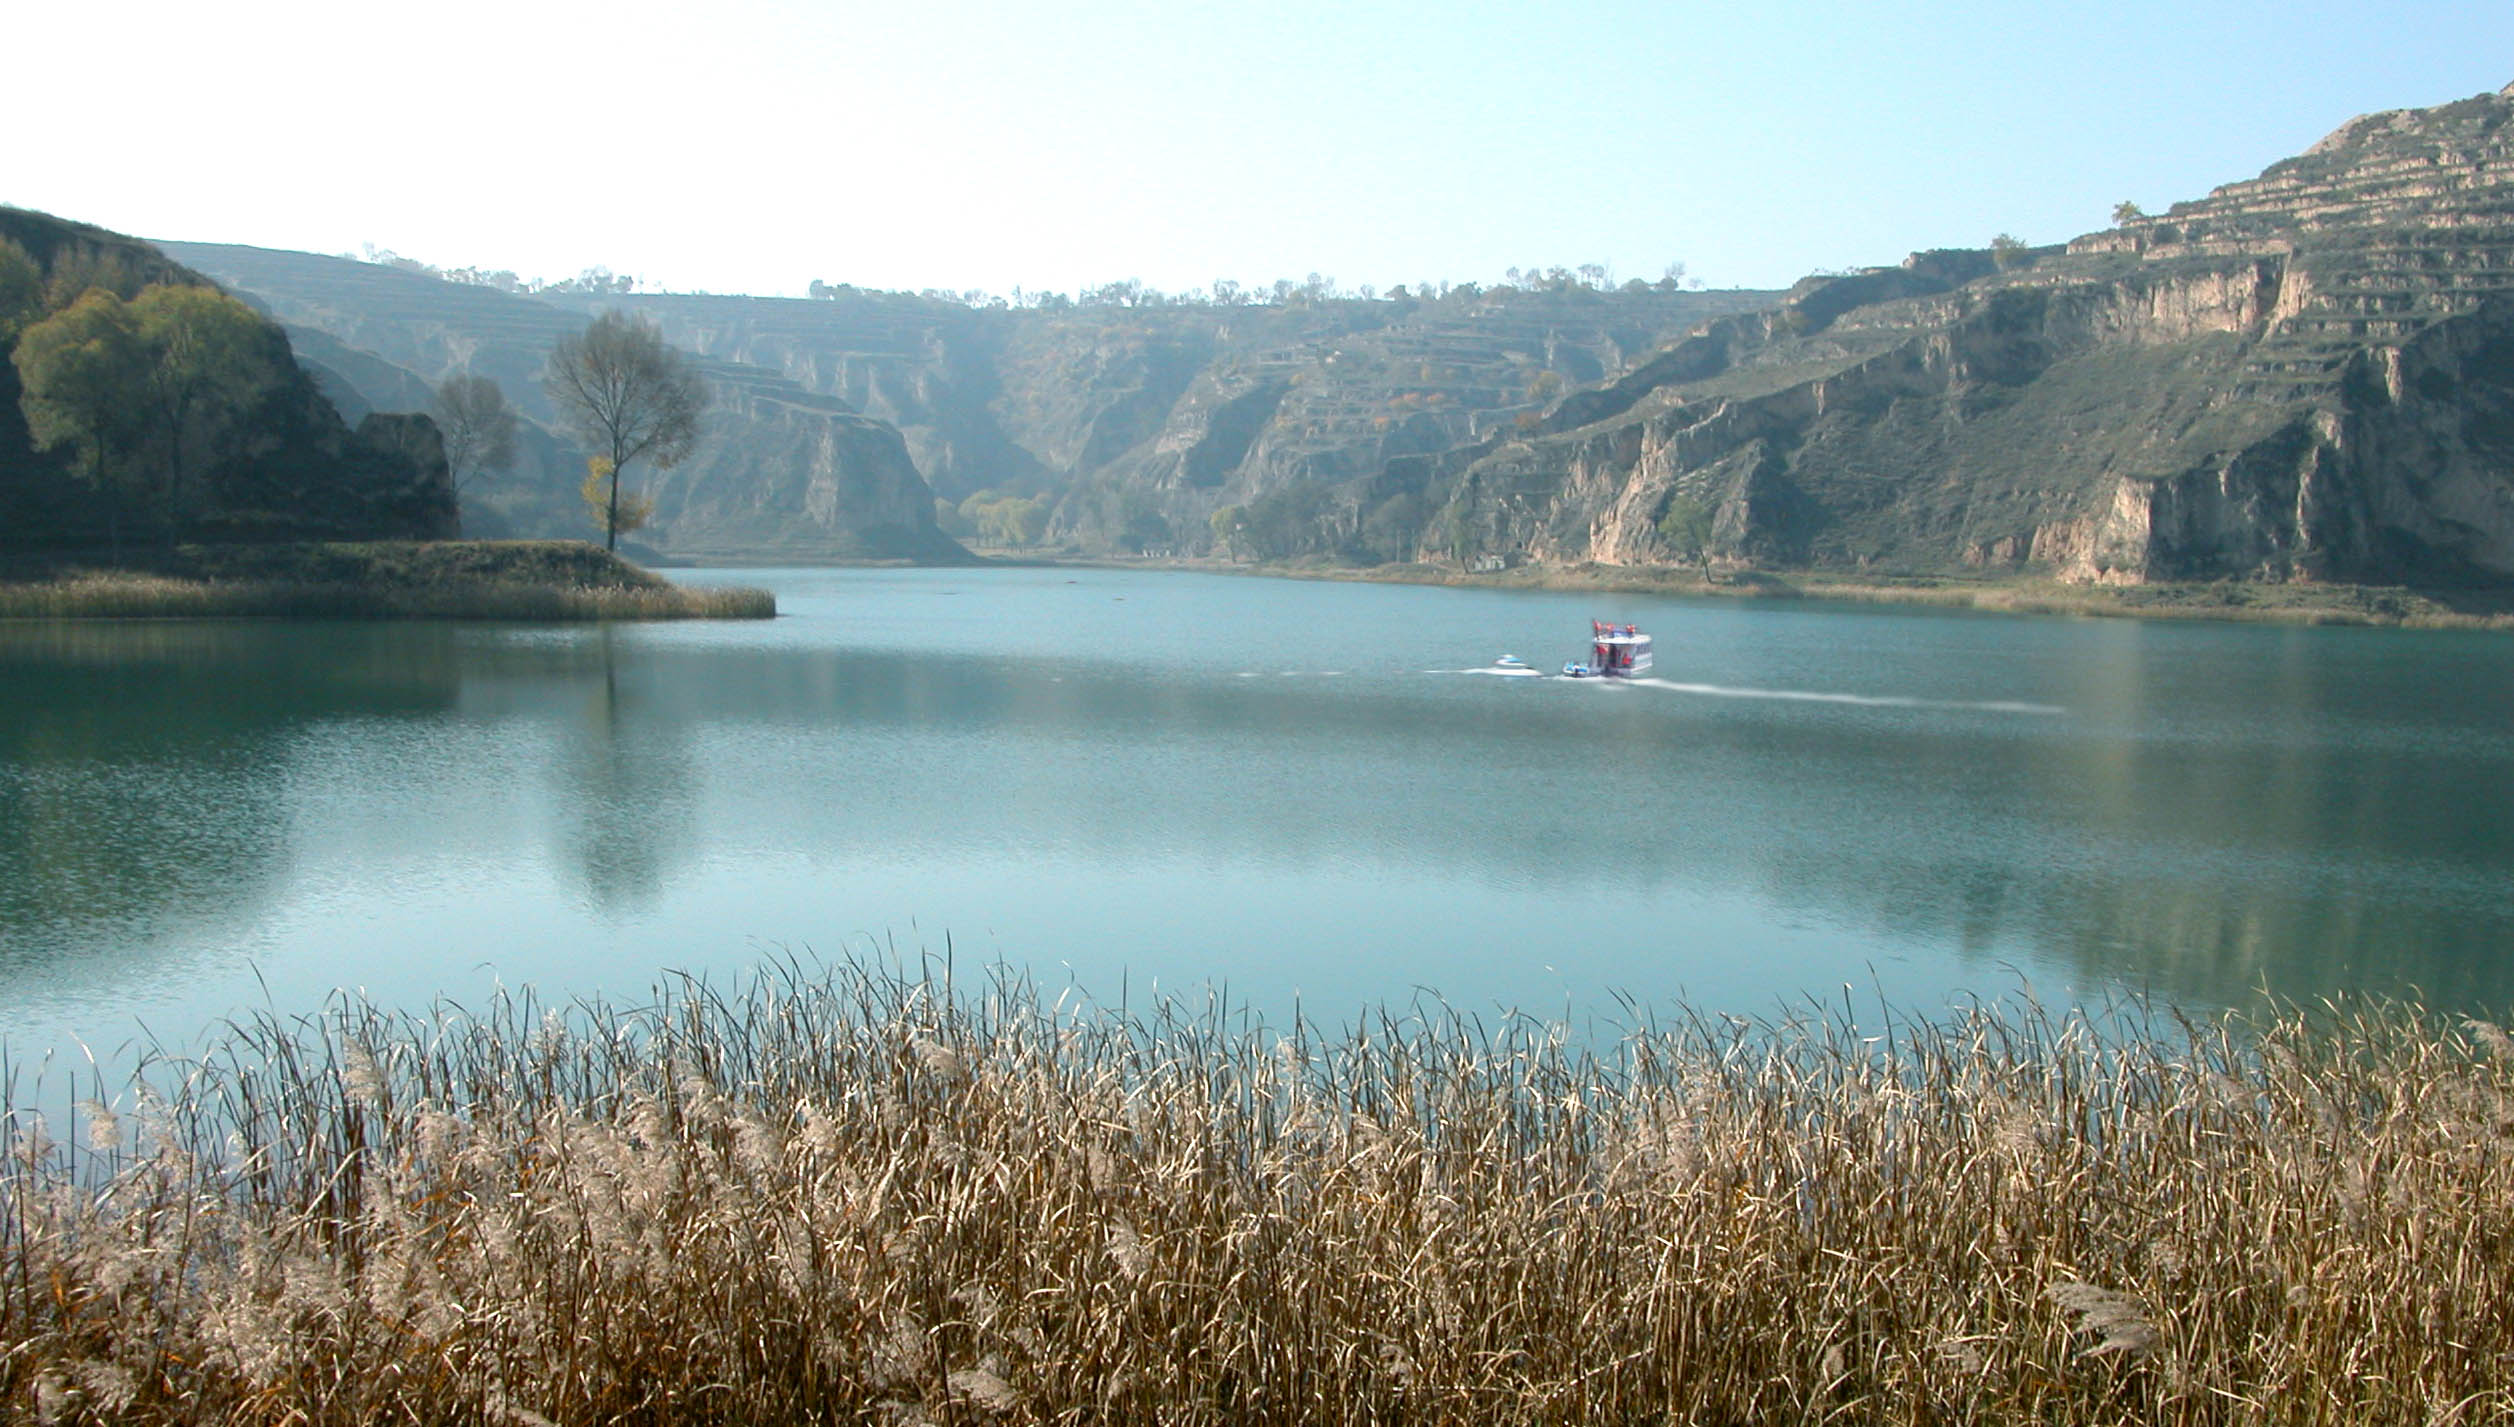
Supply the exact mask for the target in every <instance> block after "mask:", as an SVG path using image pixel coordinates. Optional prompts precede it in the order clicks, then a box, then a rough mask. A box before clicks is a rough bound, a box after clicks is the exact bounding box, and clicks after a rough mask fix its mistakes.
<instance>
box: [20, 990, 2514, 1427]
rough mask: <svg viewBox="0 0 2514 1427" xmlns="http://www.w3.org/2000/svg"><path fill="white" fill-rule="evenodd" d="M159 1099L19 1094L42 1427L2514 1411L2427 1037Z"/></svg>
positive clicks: (2267, 1024)
mask: <svg viewBox="0 0 2514 1427" xmlns="http://www.w3.org/2000/svg"><path fill="white" fill-rule="evenodd" d="M143 1080H144V1082H145V1085H135V1087H134V1088H132V1089H130V1090H128V1091H126V1092H124V1093H122V1094H121V1095H120V1096H119V1103H117V1104H115V1105H113V1106H112V1107H110V1108H108V1107H106V1106H104V1105H103V1104H101V1103H98V1104H91V1105H90V1106H88V1107H87V1108H86V1110H84V1111H83V1112H82V1115H81V1118H82V1119H83V1121H84V1122H83V1123H81V1124H77V1125H73V1126H69V1127H68V1128H69V1130H70V1131H72V1132H71V1133H66V1134H64V1135H63V1137H62V1138H61V1139H59V1140H58V1141H57V1142H56V1141H55V1140H53V1139H51V1138H49V1136H48V1131H47V1127H46V1126H45V1125H44V1124H43V1123H42V1121H41V1120H40V1119H39V1118H37V1117H36V1116H34V1115H33V1114H32V1113H31V1112H28V1111H23V1110H21V1111H19V1112H17V1113H16V1114H15V1116H14V1117H13V1119H14V1123H13V1126H12V1128H13V1130H14V1135H15V1139H14V1148H13V1150H12V1154H11V1158H10V1160H9V1162H8V1169H7V1172H6V1176H5V1179H0V1249H4V1250H5V1252H0V1402H5V1403H6V1404H7V1410H8V1411H9V1412H11V1413H13V1414H15V1415H19V1416H23V1417H33V1418H39V1419H48V1420H55V1421H71V1420H81V1421H105V1420H111V1421H123V1422H172V1421H180V1422H283V1421H284V1422H310V1423H333V1422H338V1423H351V1422H369V1421H386V1420H396V1421H401V1420H406V1421H420V1422H509V1423H524V1424H533V1423H541V1422H559V1423H594V1422H656V1423H662V1422H689V1421H704V1422H789V1421H848V1422H860V1421H887V1422H899V1423H909V1422H932V1423H943V1422H1005V1423H1027V1422H1185V1423H1208V1422H1210V1423H1225V1422H1397V1421H1403V1422H1412V1423H1443V1422H1531V1423H1533V1422H1615V1423H1623V1422H1640V1421H1649V1422H1668V1421H1675V1422H1718V1423H1747V1422H1811V1423H1812V1422H1857V1423H1924V1422H1926V1423H2006V1422H2019V1423H2023V1422H2033V1423H2054V1422H2098V1421H2100V1422H2165V1423H2186V1422H2187V1423H2217V1422H2279V1423H2286V1422H2293V1423H2340V1422H2346V1423H2403V1424H2413V1423H2414V1424H2419V1427H2435V1425H2436V1424H2445V1423H2479V1422H2487V1421H2504V1420H2507V1419H2508V1418H2509V1416H2514V1047H2510V1046H2509V1045H2508V1043H2507V1039H2506V1037H2505V1035H2504V1033H2503V1032H2502V1031H2501V1030H2499V1029H2498V1028H2497V1027H2495V1026H2492V1025H2483V1024H2479V1023H2475V1022H2474V1023H2468V1024H2453V1023H2447V1022H2442V1021H2439V1020H2437V1019H2435V1018H2433V1017H2431V1016H2429V1015H2426V1014H2424V1013H2422V1012H2420V1011H2419V1010H2417V1009H2416V1008H2413V1007H2406V1006H2396V1005H2386V1006H2372V1007H2363V1008H2339V1009H2333V1008H2328V1007H2325V1008H2322V1009H2321V1010H2318V1011H2311V1012H2308V1011H2302V1010H2291V1011H2286V1012H2282V1013H2278V1014H2275V1015H2271V1016H2268V1017H2267V1018H2265V1019H2260V1020H2254V1021H2242V1020H2233V1019H2227V1020H2212V1021H2206V1022H2197V1023H2192V1022H2182V1021H2178V1020H2175V1019H2173V1018H2154V1017H2146V1016H2141V1015H2131V1014H2124V1013H2111V1014H2108V1015H2106V1016H2096V1017H2089V1016H2087V1015H2083V1014H2075V1013H2072V1014H2056V1013H2049V1012H2045V1011H2042V1010H2038V1009H2034V1008H2032V1007H2030V1006H2023V1007H2020V1006H1998V1007H1984V1008H1981V1009H1978V1010H1975V1011H1972V1012H1970V1013H1965V1014H1958V1015H1954V1016H1952V1017H1948V1018H1943V1019H1934V1020H1918V1019H1906V1018H1900V1017H1889V1018H1887V1019H1886V1020H1885V1021H1883V1022H1882V1023H1881V1024H1879V1025H1878V1026H1875V1027H1872V1028H1867V1029H1862V1028H1859V1027H1855V1026H1854V1025H1853V1024H1852V1023H1851V1022H1850V1020H1849V1019H1848V1017H1847V1016H1846V1015H1845V1014H1842V1013H1838V1012H1835V1013H1825V1012H1819V1011H1816V1010H1813V1009H1810V1010H1809V1012H1808V1013H1807V1014H1806V1015H1804V1016H1802V1017H1797V1018H1791V1019H1785V1020H1781V1021H1777V1022H1758V1023H1747V1022H1743V1021H1737V1020H1731V1019H1726V1018H1717V1017H1711V1016H1704V1015H1686V1016H1682V1017H1678V1018H1675V1019H1672V1020H1662V1021H1657V1022H1654V1023H1651V1024H1647V1025H1645V1026H1643V1027H1642V1028H1640V1029H1637V1030H1635V1031H1633V1032H1632V1033H1631V1034H1629V1035H1627V1036H1625V1037H1624V1038H1623V1039H1621V1040H1620V1041H1617V1042H1614V1043H1611V1044H1606V1045H1603V1046H1602V1047H1600V1048H1597V1049H1594V1050H1593V1049H1590V1048H1584V1046H1583V1045H1582V1044H1581V1043H1580V1042H1579V1041H1578V1040H1576V1039H1574V1038H1572V1037H1570V1036H1568V1035H1567V1034H1566V1032H1565V1030H1564V1028H1562V1027H1560V1026H1552V1025H1544V1024H1539V1023H1536V1022H1533V1021H1529V1020H1525V1019H1521V1018H1517V1017H1505V1018H1500V1019H1496V1020H1487V1019H1483V1018H1479V1017H1476V1016H1473V1015H1469V1014H1465V1013H1461V1012H1456V1011H1452V1010H1448V1009H1444V1008H1440V1007H1430V1008H1422V1009H1417V1010H1416V1011H1414V1012H1412V1013H1409V1014H1405V1015H1402V1016H1399V1015H1395V1014H1382V1015H1377V1016H1374V1017H1372V1018H1370V1019H1369V1020H1368V1021H1367V1022H1365V1023H1364V1024H1361V1025H1359V1026H1356V1027H1354V1028H1352V1029H1351V1030H1349V1031H1346V1032H1344V1033H1341V1034H1337V1035H1322V1034H1320V1033H1319V1031H1318V1030H1317V1029H1316V1028H1315V1027H1313V1026H1309V1025H1297V1026H1293V1027H1290V1028H1288V1029H1285V1030H1275V1029H1268V1028H1265V1027H1263V1026H1260V1025H1258V1024H1255V1023H1253V1022H1251V1021H1249V1020H1247V1019H1245V1018H1244V1017H1234V1016H1233V1015H1232V1014H1230V1013H1229V1011H1228V1010H1227V1008H1223V1007H1208V1008H1205V1009H1204V1010H1201V1011H1196V1012H1192V1013H1191V1012H1190V1011H1189V1010H1187V1009H1185V1008H1182V1007H1180V1006H1178V1005H1176V1004H1164V1005H1162V1006H1160V1007H1158V1008H1156V1009H1154V1010H1152V1011H1151V1012H1149V1013H1147V1014H1142V1015H1138V1016H1134V1017H1128V1016H1123V1015H1118V1014H1112V1013H1109V1012H1107V1011H1105V1010H1101V1009H1097V1008H1093V1007H1090V1006H1087V1005H1079V1004H1076V1003H1074V1002H1073V1001H1072V1000H1071V999H1070V998H1059V999H1057V1000H1053V1001H1051V1000H1047V999H1045V998H1043V997H1042V996H1041V995H1040V994H1039V993H1037V992H1036V991H1035V990H1034V989H1033V988H1031V987H1030V986H1028V985H1027V984H1025V983H1023V982H1021V981H1020V980H1018V979H1015V978H1012V977H1010V976H1008V975H1002V974H998V975H996V976H994V977H993V978H991V979H990V980H989V981H988V983H987V984H986V985H984V986H983V987H981V988H979V990H978V991H977V992H975V993H974V994H972V993H970V992H969V991H968V988H965V987H964V988H962V994H960V995H957V996H956V995H954V994H953V991H952V989H951V988H950V986H949V985H948V984H947V982H946V981H945V980H942V979H937V978H935V977H932V976H929V975H909V974H900V973H897V972H885V971H883V970H880V969H876V968H871V967H866V966H857V965H842V966H838V967H835V968H831V969H826V970H818V969H815V970H808V971H807V970H804V969H802V968H798V967H794V966H788V967H786V968H784V969H783V970H781V971H778V972H774V973H770V974H766V975H763V976H762V977H761V978H760V979H759V980H757V981H756V982H754V983H752V984H750V985H748V986H747V987H745V988H744V989H742V990H740V991H739V992H737V993H732V994H725V993H721V992H719V991H718V990H716V989H714V988H711V987H709V986H707V985H705V984H703V983H699V982H695V981H687V980H684V981H680V982H677V983H675V984H673V985H670V986H668V987H666V988H664V989H663V990H662V991H661V992H659V993H658V995H657V996H656V998H655V999H654V1001H653V1002H652V1003H651V1004H649V1005H646V1006H642V1007H638V1008H635V1009H618V1008H614V1007H609V1006H603V1005H582V1006H577V1007H574V1008H571V1009H569V1010H568V1011H566V1012H565V1013H558V1012H546V1011H544V1010H542V1009H541V1008H539V1007H536V1006H535V1005H534V1004H533V1003H532V1001H531V1000H530V999H529V998H528V997H527V998H524V999H516V1000H499V1001H496V1002H493V1003H492V1004H490V1005H488V1006H485V1007H483V1008H481V1009H480V1010H479V1011H478V1012H476V1013H469V1012H464V1011H461V1010H458V1009H455V1008H452V1007H446V1008H441V1009H440V1010H439V1011H438V1012H436V1013H435V1014H432V1015H430V1016H427V1017H424V1018H404V1017H397V1016H393V1015H388V1014H386V1013H384V1012H382V1011H379V1010H376V1009H374V1008H371V1007H368V1006H364V1005H359V1004H343V1005H339V1006H336V1007H334V1008H333V1009H332V1010H331V1011H330V1012H328V1013H326V1014H325V1015H323V1016H321V1017H318V1018H313V1019H309V1020H306V1021H302V1022H297V1023H282V1022H280V1021H277V1020H275V1019H270V1018H264V1019H261V1020H259V1021H257V1022H255V1023H253V1024H251V1025H249V1026H245V1027H243V1028H242V1029H241V1030H240V1031H239V1032H238V1033H237V1034H236V1035H235V1037H234V1038H233V1039H231V1040H229V1041H228V1042H226V1043H224V1044H223V1045H221V1046H220V1047H219V1048H218V1049H217V1050H216V1051H215V1052H213V1053H211V1054H209V1055H207V1056H206V1057H204V1058H203V1059H200V1060H199V1061H197V1062H175V1061H165V1062H161V1063H159V1064H157V1065H155V1066H153V1067H151V1068H150V1070H149V1072H148V1073H147V1074H146V1075H145V1076H144V1077H143ZM149 1086H153V1087H155V1088H154V1089H151V1088H147V1087H149ZM17 1089H18V1087H16V1086H15V1085H12V1086H11V1087H10V1092H11V1093H10V1103H11V1104H13V1105H15V1104H21V1103H25V1102H24V1101H22V1100H21V1099H20V1098H19V1096H18V1095H17V1093H16V1091H17Z"/></svg>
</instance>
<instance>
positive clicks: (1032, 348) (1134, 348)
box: [604, 286, 1776, 549]
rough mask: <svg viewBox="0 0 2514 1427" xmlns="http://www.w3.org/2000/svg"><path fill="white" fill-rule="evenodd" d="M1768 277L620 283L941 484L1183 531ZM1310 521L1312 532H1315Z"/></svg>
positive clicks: (1357, 473) (1068, 528) (1091, 542)
mask: <svg viewBox="0 0 2514 1427" xmlns="http://www.w3.org/2000/svg"><path fill="white" fill-rule="evenodd" d="M1775 296H1776V294H1770V293H1757V292H1686V291H1682V290H1674V289H1672V287H1671V289H1670V290H1659V289H1656V288H1643V289H1637V290H1615V291H1599V290H1596V289H1593V288H1587V287H1580V286H1568V287H1565V288H1563V289H1561V290H1555V291H1534V290H1522V289H1515V288H1514V289H1502V290H1498V291H1495V292H1491V293H1485V292H1478V291H1475V290H1472V289H1469V290H1463V291H1458V292H1453V293H1450V294H1448V295H1446V296H1444V297H1442V298H1440V299H1438V300H1432V301H1424V300H1419V299H1415V298H1410V297H1406V298H1388V299H1380V300H1367V301H1366V300H1359V299H1327V300H1319V301H1303V302H1294V303H1289V304H1283V305H1254V306H1221V305H1209V304H1192V305H1174V306H1171V305H1165V306H1152V307H1116V306H1096V307H1080V308H1071V309H1065V310H1005V309H976V310H973V309H970V308H965V307H961V306H958V305H956V304H951V303H943V302H930V301H925V300H922V299H918V298H910V297H904V296H900V295H895V294H884V293H862V292H855V291H851V290H850V291H847V292H845V293H843V294H842V295H840V296H838V297H837V298H834V299H827V300H818V301H792V300H782V299H773V298H742V297H683V296H639V297H629V298H624V299H604V301H609V302H625V303H627V304H629V305H632V306H635V307H637V308H639V309H640V310H643V311H645V312H647V313H649V314H651V315H652V316H654V317H655V318H656V319H657V321H658V322H660V323H661V325H662V327H663V329H664V332H665V334H666V335H667V336H668V337H670V338H671V339H672V340H673V341H674V342H676V343H678V344H680V345H682V346H685V347H687V348H689V349H690V350H692V351H697V352H704V353H708V354H710V355H712V356H715V357H719V358H722V359H725V360H729V361H738V362H743V363H747V364H750V365H754V366H759V367H766V368H772V369H775V370H778V371H780V372H782V373H783V374H784V375H785V376H787V377H788V378H790V379H791V380H793V381H794V382H796V383H798V384H799V385H802V386H804V387H807V388H809V389H811V390H813V391H816V392H820V393H823V394H825V395H828V396H832V397H836V398H839V399H841V400H844V401H846V402H847V403H849V404H850V405H851V406H853V407H855V408H857V409H859V410H861V411H863V412H865V413H866V414H868V415H871V416H875V417H878V418H881V419H883V420H886V421H889V422H891V423H893V424H894V425H896V426H898V428H899V429H900V431H901V432H902V433H903V434H904V436H905V437H906V439H907V443H908V448H909V450H910V451H911V452H912V453H913V454H914V456H915V458H916V461H917V465H918V468H919V469H920V470H921V471H922V472H923V473H924V474H925V476H926V478H927V480H928V481H930V482H931V483H932V484H933V486H934V488H935V490H936V492H937V493H938V494H940V495H941V496H942V497H943V498H944V499H946V500H951V501H957V500H960V499H962V498H964V497H966V496H969V495H971V494H973V493H975V492H978V491H981V490H989V489H994V490H1005V491H1011V492H1017V493H1020V494H1025V495H1041V496H1045V497H1048V498H1051V499H1053V500H1055V501H1056V502H1057V511H1056V518H1055V523H1054V526H1053V527H1052V530H1051V536H1052V538H1055V539H1058V540H1061V541H1066V542H1070V543H1072V544H1075V545H1078V546H1081V547H1083V548H1089V549H1111V548H1134V549H1140V548H1144V547H1146V546H1156V547H1163V548H1188V549H1194V548H1201V547H1202V546H1203V545H1204V544H1205V543H1206V542H1207V540H1208V539H1209V536H1208V533H1207V530H1208V522H1209V519H1210V517H1211V516H1212V514H1213V512H1214V511H1215V510H1216V509H1218V508H1220V507H1222V506H1225V505H1230V504H1246V503H1248V502H1251V501H1255V500H1258V499H1261V498H1263V497H1265V496H1266V495H1268V494H1269V493H1273V492H1277V491H1280V490H1282V489H1284V488H1285V487H1286V486H1293V485H1302V484H1307V483H1315V484H1319V485H1322V486H1327V487H1331V488H1333V495H1332V499H1330V500H1329V501H1328V502H1327V504H1329V505H1341V506H1343V507H1346V508H1347V509H1348V512H1349V509H1350V507H1352V506H1353V505H1354V504H1355V502H1356V501H1358V500H1360V499H1362V498H1363V496H1364V495H1365V494H1366V493H1367V491H1368V489H1370V488H1371V487H1372V486H1373V485H1374V484H1375V483H1377V482H1379V481H1380V479H1381V472H1382V471H1384V469H1385V468H1386V466H1387V464H1388V462H1389V461H1390V460H1391V459H1393V458H1396V457H1400V456H1409V455H1419V454H1423V453H1426V452H1433V451H1444V450H1448V449H1451V448H1453V447H1455V446H1458V445H1460V444H1462V443H1469V442H1473V441H1477V440H1481V439H1483V438H1485V437H1486V436H1488V435H1490V434H1492V433H1493V432H1495V431H1501V430H1508V429H1513V423H1514V422H1515V421H1517V420H1518V419H1520V418H1522V417H1526V418H1528V419H1530V420H1533V419H1534V417H1535V415H1536V414H1537V413H1539V412H1541V411H1542V410H1543V409H1544V408H1545V407H1546V405H1547V404H1548V403H1549V402H1550V401H1551V400H1552V398H1553V397H1554V396H1555V394H1557V393H1558V392H1561V391H1566V390H1570V389H1573V388H1575V387H1577V386H1579V385H1581V384H1584V383H1588V382H1594V381H1597V380H1600V379H1601V378H1603V377H1605V376H1608V375H1610V374H1613V373H1617V372H1620V371H1622V370H1623V369H1624V368H1625V367H1626V365H1627V364H1629V363H1630V362H1631V361H1632V360H1633V359H1634V358H1635V357H1636V356H1639V355H1642V354H1645V353H1647V352H1649V351H1651V350H1653V349H1655V348H1656V347H1658V346H1660V345H1662V344H1664V343H1665V342H1668V341H1670V340H1673V339H1674V338H1675V337H1677V336H1679V335H1681V334H1682V333H1683V332H1684V331H1686V330H1687V329H1688V328H1690V327H1691V326H1693V325H1694V324H1696V323H1698V322H1700V321H1702V320H1704V319H1705V318H1708V317H1713V316H1718V315H1720V314H1723V313H1729V312H1735V311H1739V310H1744V309H1750V308H1753V307H1757V306H1761V305H1764V304H1767V303H1769V302H1770V301H1772V300H1773V298H1774V297H1775ZM1333 534H1334V532H1333V531H1332V530H1331V529H1329V528H1328V527H1327V526H1325V525H1321V526H1319V527H1317V538H1316V539H1314V540H1312V541H1310V542H1309V543H1311V544H1313V545H1316V546H1318V547H1320V548H1326V547H1327V546H1328V545H1329V544H1330V543H1331V539H1332V536H1333Z"/></svg>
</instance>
